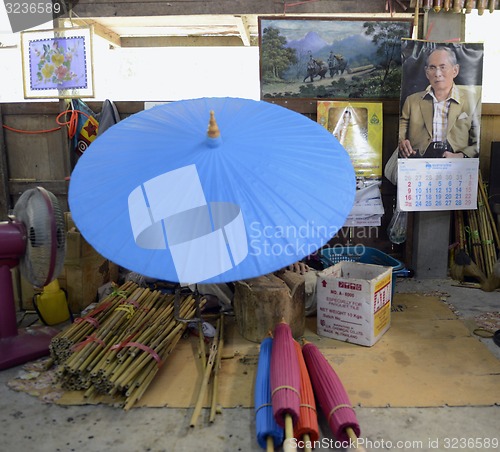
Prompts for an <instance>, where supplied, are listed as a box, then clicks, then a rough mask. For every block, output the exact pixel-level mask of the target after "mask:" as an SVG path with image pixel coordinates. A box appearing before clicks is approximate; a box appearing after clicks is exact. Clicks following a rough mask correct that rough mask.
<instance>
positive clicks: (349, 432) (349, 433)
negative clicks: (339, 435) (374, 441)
mask: <svg viewBox="0 0 500 452" xmlns="http://www.w3.org/2000/svg"><path fill="white" fill-rule="evenodd" d="M345 432H346V433H347V436H348V437H349V439H350V440H351V441H352V443H353V444H354V448H355V449H356V450H359V451H360V452H364V451H366V449H365V448H364V447H363V446H360V445H359V444H358V436H357V435H356V433H355V432H354V430H353V429H352V428H351V427H347V428H346V429H345Z"/></svg>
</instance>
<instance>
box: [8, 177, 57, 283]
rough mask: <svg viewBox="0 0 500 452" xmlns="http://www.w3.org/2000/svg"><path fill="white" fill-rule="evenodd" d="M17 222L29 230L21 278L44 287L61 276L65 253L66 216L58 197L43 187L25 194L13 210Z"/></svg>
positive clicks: (22, 259) (21, 263)
mask: <svg viewBox="0 0 500 452" xmlns="http://www.w3.org/2000/svg"><path fill="white" fill-rule="evenodd" d="M14 216H15V219H16V221H20V222H22V223H23V224H24V226H25V228H26V236H27V238H26V251H25V254H24V255H23V256H22V257H21V258H20V263H19V265H20V270H21V273H22V275H23V276H24V277H25V278H26V279H27V280H28V281H29V282H30V283H31V284H33V285H34V286H35V287H38V288H41V287H43V286H46V285H47V284H48V283H50V282H51V281H52V280H53V279H54V278H55V277H57V275H59V274H60V273H61V271H62V269H63V266H64V257H65V254H66V230H65V229H66V228H65V223H64V213H63V212H62V210H61V208H60V205H59V202H58V201H57V198H56V197H55V195H54V194H53V193H51V192H49V191H47V190H45V189H44V188H42V187H37V188H36V189H33V190H28V191H26V192H24V193H23V194H22V195H21V197H20V198H19V200H18V201H17V203H16V205H15V207H14Z"/></svg>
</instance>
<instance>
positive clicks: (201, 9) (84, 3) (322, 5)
mask: <svg viewBox="0 0 500 452" xmlns="http://www.w3.org/2000/svg"><path fill="white" fill-rule="evenodd" d="M402 3H404V4H407V5H408V1H406V0H402ZM385 5H386V1H385V0H367V1H364V2H360V1H356V0H337V1H331V0H315V1H282V0H219V1H217V2H207V1H206V0H204V1H191V0H177V1H168V2H165V1H159V0H144V1H137V0H121V1H119V2H111V1H110V0H80V1H79V2H78V4H77V5H76V6H75V7H74V8H73V12H74V13H76V14H77V15H78V16H79V17H80V18H84V17H112V16H117V17H120V16H125V17H127V16H138V17H139V16H172V15H197V14H236V15H238V14H259V15H263V14H285V13H286V14H290V15H291V14H336V13H384V12H386V10H385ZM396 9H397V11H398V12H403V11H402V9H401V8H400V7H397V8H396Z"/></svg>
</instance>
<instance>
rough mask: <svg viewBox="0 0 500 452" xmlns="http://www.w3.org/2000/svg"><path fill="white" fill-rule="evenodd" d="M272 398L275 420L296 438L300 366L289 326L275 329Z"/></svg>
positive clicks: (272, 354) (285, 325) (286, 434)
mask: <svg viewBox="0 0 500 452" xmlns="http://www.w3.org/2000/svg"><path fill="white" fill-rule="evenodd" d="M270 378H271V398H272V404H273V413H274V418H275V420H276V423H277V424H278V425H279V426H280V427H284V429H285V440H287V439H291V438H293V426H294V425H295V424H297V422H298V420H299V415H300V368H299V361H298V359H297V352H296V351H295V345H294V340H293V337H292V331H291V329H290V326H289V325H288V324H287V323H285V322H281V323H279V324H278V325H276V327H275V328H274V340H273V349H272V352H271V375H270Z"/></svg>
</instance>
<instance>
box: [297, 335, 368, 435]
mask: <svg viewBox="0 0 500 452" xmlns="http://www.w3.org/2000/svg"><path fill="white" fill-rule="evenodd" d="M302 354H303V355H304V360H305V362H306V365H307V370H308V371H309V376H310V378H311V383H312V386H313V389H314V394H315V395H316V399H317V400H318V403H319V405H320V407H321V410H322V411H323V414H324V415H325V416H326V418H327V421H328V425H329V426H330V428H331V430H332V432H333V434H334V436H335V438H336V439H337V440H339V441H342V442H344V441H349V439H350V440H352V441H354V443H355V444H356V441H357V438H358V437H359V434H360V428H359V424H358V420H357V419H356V413H355V412H354V409H353V407H352V405H351V402H350V401H349V397H348V396H347V392H346V391H345V389H344V386H343V385H342V382H341V381H340V379H339V377H338V376H337V374H336V373H335V371H334V370H333V368H332V366H331V365H330V363H329V362H328V361H327V360H326V358H325V357H324V356H323V354H322V353H321V352H320V351H319V349H318V347H316V345H314V344H312V343H309V342H308V343H306V344H305V345H304V346H303V347H302Z"/></svg>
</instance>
